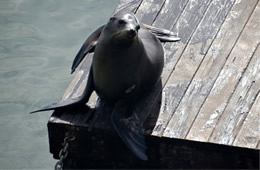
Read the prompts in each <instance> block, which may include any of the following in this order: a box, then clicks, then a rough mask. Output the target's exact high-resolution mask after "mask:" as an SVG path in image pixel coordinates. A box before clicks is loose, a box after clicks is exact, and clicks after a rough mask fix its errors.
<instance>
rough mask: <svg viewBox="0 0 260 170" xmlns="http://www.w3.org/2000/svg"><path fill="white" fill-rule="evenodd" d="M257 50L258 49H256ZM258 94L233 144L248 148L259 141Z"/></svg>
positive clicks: (255, 145) (254, 146) (259, 112)
mask: <svg viewBox="0 0 260 170" xmlns="http://www.w3.org/2000/svg"><path fill="white" fill-rule="evenodd" d="M258 51H259V50H258ZM259 125H260V94H258V97H257V98H256V100H255V103H254V105H253V106H252V108H251V110H250V112H249V113H248V115H247V117H246V119H245V122H244V124H243V126H242V128H241V130H240V132H239V133H238V135H237V137H236V139H235V141H234V143H233V145H234V146H240V147H248V148H257V145H258V144H259V142H260V129H259Z"/></svg>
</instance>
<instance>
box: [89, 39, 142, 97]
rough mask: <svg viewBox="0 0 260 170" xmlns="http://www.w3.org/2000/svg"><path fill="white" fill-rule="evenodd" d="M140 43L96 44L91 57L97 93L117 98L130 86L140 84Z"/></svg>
mask: <svg viewBox="0 0 260 170" xmlns="http://www.w3.org/2000/svg"><path fill="white" fill-rule="evenodd" d="M144 53H145V51H144V48H143V46H142V44H138V43H136V44H133V45H131V46H129V47H127V48H126V47H120V46H113V45H111V44H98V45H97V47H96V49H95V53H94V58H93V79H94V86H95V90H96V91H97V93H98V94H99V95H100V96H101V97H104V98H107V99H108V100H114V99H117V98H118V97H119V96H122V95H123V93H124V92H125V91H126V90H127V89H128V88H130V87H131V86H133V85H134V86H136V87H137V86H138V84H140V76H142V70H143V66H144V61H145V58H144V56H145V55H144Z"/></svg>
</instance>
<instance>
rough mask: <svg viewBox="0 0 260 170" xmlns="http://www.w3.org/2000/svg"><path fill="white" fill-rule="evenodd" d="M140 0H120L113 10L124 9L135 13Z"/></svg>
mask: <svg viewBox="0 0 260 170" xmlns="http://www.w3.org/2000/svg"><path fill="white" fill-rule="evenodd" d="M142 1H143V0H120V1H119V3H118V6H117V7H116V9H115V12H118V11H122V10H124V11H128V12H133V13H135V12H136V10H137V9H138V7H139V5H140V4H141V3H142Z"/></svg>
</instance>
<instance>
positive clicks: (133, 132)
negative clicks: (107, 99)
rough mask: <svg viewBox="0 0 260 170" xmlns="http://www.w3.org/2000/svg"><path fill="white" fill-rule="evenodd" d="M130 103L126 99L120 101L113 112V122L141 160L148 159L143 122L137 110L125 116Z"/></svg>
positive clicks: (121, 136) (116, 129)
mask: <svg viewBox="0 0 260 170" xmlns="http://www.w3.org/2000/svg"><path fill="white" fill-rule="evenodd" d="M127 106H129V104H128V103H127V102H126V101H123V100H121V101H119V102H117V104H116V105H115V108H114V110H113V112H112V115H111V119H112V124H113V127H114V129H115V131H116V132H117V134H118V135H119V136H120V138H121V139H122V140H123V142H124V143H125V144H126V146H127V147H128V148H129V149H130V150H131V151H132V152H133V153H134V154H135V155H136V156H137V157H138V158H139V159H141V160H147V159H148V158H147V155H146V152H145V151H146V149H147V146H146V144H145V136H144V128H143V123H142V122H141V121H140V119H139V117H138V115H137V113H136V112H133V113H131V116H130V117H127V118H125V117H124V116H122V115H124V114H125V112H126V111H127V108H128V107H127Z"/></svg>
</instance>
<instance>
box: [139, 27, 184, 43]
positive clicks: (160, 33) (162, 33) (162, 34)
mask: <svg viewBox="0 0 260 170" xmlns="http://www.w3.org/2000/svg"><path fill="white" fill-rule="evenodd" d="M141 25H142V26H143V27H144V28H146V29H148V30H150V31H151V32H152V33H153V34H154V35H155V36H156V37H157V38H158V39H159V40H160V41H161V42H176V41H180V40H181V38H179V37H178V36H177V34H176V33H174V32H172V31H169V30H166V29H163V28H157V27H154V26H151V25H147V24H143V23H142V24H141Z"/></svg>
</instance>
